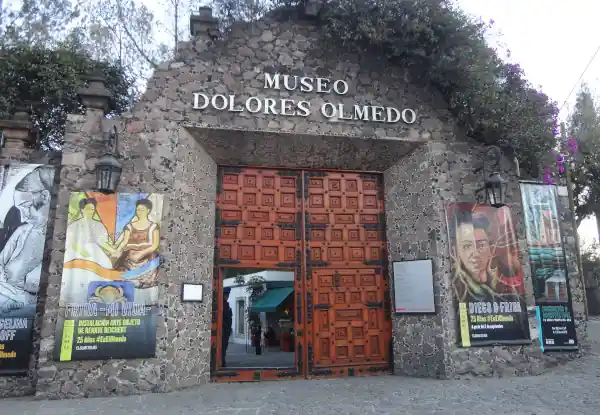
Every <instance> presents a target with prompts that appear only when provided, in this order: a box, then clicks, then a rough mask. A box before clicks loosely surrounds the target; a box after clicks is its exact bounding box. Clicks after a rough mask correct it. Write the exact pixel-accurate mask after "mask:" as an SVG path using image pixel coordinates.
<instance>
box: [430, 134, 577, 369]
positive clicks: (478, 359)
mask: <svg viewBox="0 0 600 415" xmlns="http://www.w3.org/2000/svg"><path fill="white" fill-rule="evenodd" d="M439 148H440V152H439V153H438V154H439V155H440V156H442V158H443V159H446V160H447V161H446V162H445V163H443V165H442V171H443V172H444V174H442V176H441V178H440V181H439V182H438V183H439V186H440V198H441V205H442V206H443V205H444V204H446V203H449V202H455V201H457V202H460V201H473V195H474V194H475V191H476V190H477V188H478V187H480V186H481V184H480V183H481V178H480V177H478V176H476V175H474V173H473V168H474V167H475V166H477V163H480V161H481V160H483V158H484V154H483V148H482V146H480V145H476V144H474V143H471V144H469V143H467V142H464V143H447V144H446V145H445V148H443V147H442V146H440V147H439ZM503 167H504V172H503V174H504V176H505V177H507V178H508V179H509V185H508V189H507V195H506V200H507V203H508V204H509V206H510V207H511V211H512V214H513V218H514V219H515V227H516V232H517V238H518V242H519V247H520V253H521V263H522V264H523V273H524V282H525V292H526V300H527V304H528V306H533V305H534V304H535V301H534V298H533V284H532V279H531V268H530V266H529V257H528V253H527V241H526V237H525V223H524V215H523V211H522V203H521V195H520V188H519V177H517V175H516V169H515V166H514V164H513V163H512V162H511V161H510V160H504V162H503ZM565 203H567V202H565V200H564V198H561V208H559V209H561V215H562V219H563V221H562V222H563V223H565V224H566V225H565V230H564V232H563V233H565V236H566V235H568V234H569V232H571V233H570V235H571V239H568V238H565V237H563V240H564V242H565V244H566V245H565V246H566V251H567V252H570V254H567V255H571V258H569V257H568V258H569V259H568V263H569V275H570V278H571V279H570V283H571V292H572V294H573V308H574V311H575V318H576V325H577V327H578V329H577V334H578V338H579V340H580V342H581V343H582V344H584V345H585V342H586V337H585V336H586V332H585V314H584V313H583V301H582V285H581V280H580V279H579V277H578V273H577V261H576V259H574V258H575V257H573V255H574V254H575V248H574V240H573V238H572V235H573V233H572V226H571V227H570V228H569V225H568V223H572V222H570V219H569V213H568V207H567V209H565V206H564V204H565ZM440 213H441V214H442V215H443V211H442V210H440ZM567 222H568V223H567ZM441 243H442V245H443V246H444V247H446V248H445V255H446V256H447V257H446V258H447V259H446V261H445V264H446V268H445V272H446V273H447V274H448V275H450V272H451V270H450V268H449V267H450V266H451V265H450V260H449V257H448V248H447V246H448V235H447V233H446V232H444V233H443V234H442V242H441ZM457 318H458V316H457V315H456V314H455V313H454V312H451V313H450V314H449V319H448V326H449V327H448V328H449V331H448V332H447V337H446V347H447V350H448V353H449V354H450V359H451V361H452V370H451V371H450V372H449V375H450V376H451V377H465V376H466V377H470V376H510V375H513V376H514V375H527V374H539V373H541V372H544V371H546V370H547V369H549V368H551V367H553V366H555V365H556V364H558V363H559V362H562V361H565V360H569V359H572V358H575V357H577V356H578V355H579V354H580V353H560V354H542V353H541V350H540V345H539V340H538V339H537V336H538V331H537V321H536V320H535V318H534V316H532V315H530V319H529V323H530V334H531V338H532V340H533V341H532V343H531V344H530V345H525V346H518V345H514V346H494V347H482V348H470V349H463V348H460V347H458V346H457V345H456V324H457V322H456V319H457Z"/></svg>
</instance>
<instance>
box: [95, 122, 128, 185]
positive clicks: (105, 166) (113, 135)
mask: <svg viewBox="0 0 600 415" xmlns="http://www.w3.org/2000/svg"><path fill="white" fill-rule="evenodd" d="M103 138H104V143H105V145H106V150H107V151H106V152H105V153H104V154H103V155H102V156H100V158H99V159H98V161H97V162H96V190H98V191H99V192H102V193H106V194H112V193H115V192H116V191H117V187H118V186H119V182H120V181H121V171H122V170H123V169H122V167H121V163H120V162H119V158H118V157H119V133H118V132H117V127H116V126H113V128H112V129H111V131H108V132H105V133H104V134H103Z"/></svg>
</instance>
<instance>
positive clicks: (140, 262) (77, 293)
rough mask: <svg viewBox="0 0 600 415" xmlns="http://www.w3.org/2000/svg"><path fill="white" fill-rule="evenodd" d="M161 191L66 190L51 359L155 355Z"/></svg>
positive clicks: (67, 359)
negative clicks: (65, 222)
mask: <svg viewBox="0 0 600 415" xmlns="http://www.w3.org/2000/svg"><path fill="white" fill-rule="evenodd" d="M162 205H163V199H162V195H158V194H123V193H121V194H113V195H105V194H102V193H85V192H77V193H72V194H71V198H70V202H69V220H68V226H67V238H66V246H65V259H64V266H63V276H62V284H61V290H60V313H59V317H58V322H57V328H56V344H55V346H54V354H55V359H56V360H60V361H71V360H103V359H132V358H144V357H154V356H155V353H156V316H157V315H158V283H159V281H158V266H159V263H160V257H159V254H158V247H159V241H160V225H161V217H162Z"/></svg>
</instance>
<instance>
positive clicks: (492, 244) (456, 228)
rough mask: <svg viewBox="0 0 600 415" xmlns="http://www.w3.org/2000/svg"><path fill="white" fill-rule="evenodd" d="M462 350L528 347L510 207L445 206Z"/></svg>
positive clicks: (455, 204) (463, 204)
mask: <svg viewBox="0 0 600 415" xmlns="http://www.w3.org/2000/svg"><path fill="white" fill-rule="evenodd" d="M446 220H447V224H448V239H449V243H450V254H451V257H452V276H451V278H452V281H451V285H452V291H453V295H454V302H455V307H456V312H457V317H458V318H457V331H458V345H459V346H461V347H471V346H491V345H496V344H527V343H530V341H531V340H530V336H529V320H528V318H527V307H526V303H525V298H524V294H525V289H524V285H523V269H522V267H521V261H520V257H519V247H518V242H517V237H516V233H515V227H514V224H513V220H512V215H511V212H510V208H509V207H508V206H504V207H502V208H494V207H491V206H488V205H475V204H472V203H452V204H449V205H448V206H447V207H446Z"/></svg>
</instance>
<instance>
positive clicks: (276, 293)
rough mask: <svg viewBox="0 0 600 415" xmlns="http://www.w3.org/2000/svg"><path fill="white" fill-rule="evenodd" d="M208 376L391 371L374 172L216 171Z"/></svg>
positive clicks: (381, 218) (378, 181)
mask: <svg viewBox="0 0 600 415" xmlns="http://www.w3.org/2000/svg"><path fill="white" fill-rule="evenodd" d="M217 196H218V199H217V212H216V217H217V220H216V234H215V235H216V237H215V270H214V275H213V278H214V280H213V310H212V311H213V319H212V323H213V327H212V339H211V377H212V379H213V380H214V381H257V380H269V379H282V378H293V377H328V376H355V375H356V376H358V375H369V374H378V373H389V372H390V371H391V367H392V365H391V359H392V351H391V345H392V342H391V340H392V336H391V304H390V296H389V278H388V275H387V254H386V241H385V215H384V206H383V186H382V178H381V175H378V174H373V173H356V172H341V171H307V170H276V169H260V168H239V167H235V168H234V167H221V168H219V172H218V179H217Z"/></svg>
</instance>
